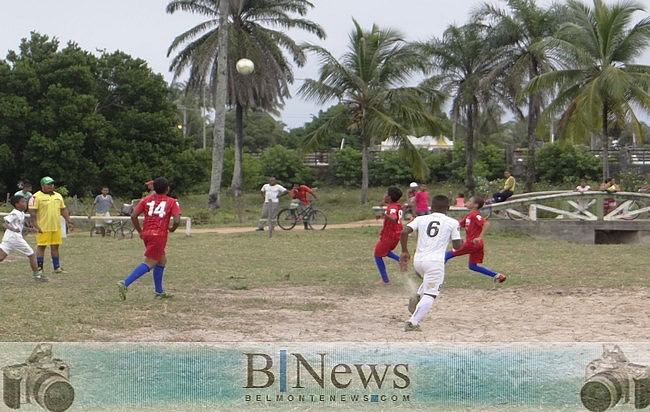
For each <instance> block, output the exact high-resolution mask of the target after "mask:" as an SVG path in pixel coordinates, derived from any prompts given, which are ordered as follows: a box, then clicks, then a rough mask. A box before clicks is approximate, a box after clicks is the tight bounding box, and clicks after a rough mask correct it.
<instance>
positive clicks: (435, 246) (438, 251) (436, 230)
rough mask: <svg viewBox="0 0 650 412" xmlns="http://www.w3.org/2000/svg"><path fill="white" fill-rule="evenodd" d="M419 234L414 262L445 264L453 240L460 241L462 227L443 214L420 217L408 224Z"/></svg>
mask: <svg viewBox="0 0 650 412" xmlns="http://www.w3.org/2000/svg"><path fill="white" fill-rule="evenodd" d="M408 227H410V228H411V229H413V231H414V232H417V234H418V246H417V249H416V250H415V257H414V258H413V261H414V262H423V261H427V262H443V263H444V261H445V252H446V251H447V247H448V246H449V242H450V241H451V240H460V239H461V236H460V225H459V224H458V221H457V220H456V219H452V218H450V217H449V216H447V215H444V214H442V213H437V212H436V213H433V214H430V215H425V216H418V217H416V218H415V219H414V220H413V221H412V222H410V223H409V224H408Z"/></svg>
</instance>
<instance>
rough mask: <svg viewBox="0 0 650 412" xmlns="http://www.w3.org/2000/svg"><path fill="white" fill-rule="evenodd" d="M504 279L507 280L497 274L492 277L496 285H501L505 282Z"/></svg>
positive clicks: (501, 274) (504, 276)
mask: <svg viewBox="0 0 650 412" xmlns="http://www.w3.org/2000/svg"><path fill="white" fill-rule="evenodd" d="M506 279H507V278H506V275H504V274H503V273H497V275H496V276H495V277H494V281H495V282H496V283H503V282H505V281H506Z"/></svg>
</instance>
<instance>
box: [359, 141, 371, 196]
mask: <svg viewBox="0 0 650 412" xmlns="http://www.w3.org/2000/svg"><path fill="white" fill-rule="evenodd" d="M362 142H363V147H362V149H361V199H359V200H360V202H361V204H362V205H363V204H365V203H366V202H367V201H368V161H369V157H370V138H368V137H366V136H363V137H362Z"/></svg>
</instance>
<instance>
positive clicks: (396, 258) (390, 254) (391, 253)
mask: <svg viewBox="0 0 650 412" xmlns="http://www.w3.org/2000/svg"><path fill="white" fill-rule="evenodd" d="M386 256H388V257H389V258H391V259H393V260H396V261H398V262H399V256H398V255H397V254H395V253H393V252H388V255H386Z"/></svg>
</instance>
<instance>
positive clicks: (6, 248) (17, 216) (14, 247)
mask: <svg viewBox="0 0 650 412" xmlns="http://www.w3.org/2000/svg"><path fill="white" fill-rule="evenodd" d="M10 202H11V205H12V206H13V207H14V210H12V211H11V213H9V214H8V215H7V216H5V217H4V221H3V222H2V226H4V228H5V234H4V236H3V237H2V243H0V262H2V261H3V260H5V258H6V257H7V256H8V255H9V254H10V253H11V252H13V251H17V252H20V253H22V254H23V255H25V256H27V257H28V258H29V264H30V265H31V266H32V273H33V275H32V278H33V279H34V280H36V281H41V282H46V281H47V278H46V277H45V276H44V275H43V272H41V271H40V270H39V269H38V264H37V263H36V255H35V254H34V250H33V249H32V248H31V247H30V246H29V244H27V242H26V241H25V239H23V235H22V233H23V228H24V227H25V209H27V201H26V200H25V198H24V197H23V196H13V197H12V198H11V199H10Z"/></svg>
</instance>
